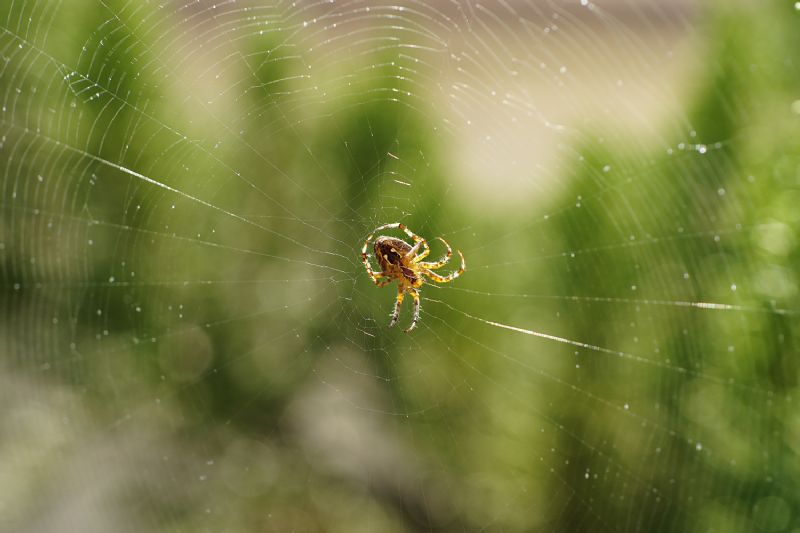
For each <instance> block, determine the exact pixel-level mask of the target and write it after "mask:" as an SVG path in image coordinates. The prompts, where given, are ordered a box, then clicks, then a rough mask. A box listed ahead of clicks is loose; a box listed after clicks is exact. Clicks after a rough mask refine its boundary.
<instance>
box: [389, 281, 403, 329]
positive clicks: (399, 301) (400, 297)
mask: <svg viewBox="0 0 800 533" xmlns="http://www.w3.org/2000/svg"><path fill="white" fill-rule="evenodd" d="M404 292H405V290H404V289H403V286H402V285H399V286H398V287H397V301H396V302H395V304H394V311H393V312H392V320H391V321H390V322H389V327H392V326H394V325H395V324H397V319H398V318H400V306H401V305H403V296H404V294H403V293H404Z"/></svg>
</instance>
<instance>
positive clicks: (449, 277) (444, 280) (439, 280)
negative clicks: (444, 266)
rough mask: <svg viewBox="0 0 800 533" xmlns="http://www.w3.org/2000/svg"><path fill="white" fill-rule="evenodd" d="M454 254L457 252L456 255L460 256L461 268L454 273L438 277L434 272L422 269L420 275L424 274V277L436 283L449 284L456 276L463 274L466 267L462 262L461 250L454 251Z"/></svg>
mask: <svg viewBox="0 0 800 533" xmlns="http://www.w3.org/2000/svg"><path fill="white" fill-rule="evenodd" d="M456 252H458V255H459V256H461V268H459V269H458V270H456V271H455V272H451V273H450V274H448V275H447V276H440V275H439V274H436V273H435V272H432V271H430V270H428V269H427V268H422V269H421V271H422V273H423V274H425V275H426V276H428V277H429V278H431V279H432V280H433V281H435V282H436V283H449V282H451V281H453V280H454V279H456V278H457V277H458V276H460V275H461V274H463V273H464V270H466V268H467V265H466V263H465V262H464V254H462V253H461V250H456Z"/></svg>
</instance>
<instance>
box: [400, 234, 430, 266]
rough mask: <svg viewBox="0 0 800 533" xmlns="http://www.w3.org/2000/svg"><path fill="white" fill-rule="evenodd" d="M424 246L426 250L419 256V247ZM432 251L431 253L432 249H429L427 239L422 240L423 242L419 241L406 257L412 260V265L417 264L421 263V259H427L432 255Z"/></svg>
mask: <svg viewBox="0 0 800 533" xmlns="http://www.w3.org/2000/svg"><path fill="white" fill-rule="evenodd" d="M423 245H424V246H425V248H426V249H425V251H423V252H422V253H421V254H419V255H417V252H418V251H419V247H420V246H423ZM430 251H431V249H430V247H428V242H427V241H426V240H425V239H422V240H419V241H417V244H415V245H414V247H413V248H411V249H410V250H409V251H407V252H406V255H405V257H410V258H412V259H411V262H412V263H416V262H417V261H419V258H420V257H425V256H426V255H428V254H429V253H430Z"/></svg>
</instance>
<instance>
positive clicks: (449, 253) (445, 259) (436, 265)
mask: <svg viewBox="0 0 800 533" xmlns="http://www.w3.org/2000/svg"><path fill="white" fill-rule="evenodd" d="M436 238H437V239H439V240H440V241H442V244H444V245H445V247H447V253H446V254H445V256H444V257H442V258H441V259H439V260H438V261H433V262H431V263H428V262H420V259H422V258H424V257H425V256H424V255H421V254H420V255H418V256H417V257H416V258H415V259H414V262H415V263H419V266H421V267H422V268H430V269H436V268H441V267H443V266H444V265H446V264H447V262H448V261H450V257H451V256H452V255H453V250H452V248H450V245H449V244H447V241H446V240H444V239H442V238H441V237H436ZM426 255H427V254H426Z"/></svg>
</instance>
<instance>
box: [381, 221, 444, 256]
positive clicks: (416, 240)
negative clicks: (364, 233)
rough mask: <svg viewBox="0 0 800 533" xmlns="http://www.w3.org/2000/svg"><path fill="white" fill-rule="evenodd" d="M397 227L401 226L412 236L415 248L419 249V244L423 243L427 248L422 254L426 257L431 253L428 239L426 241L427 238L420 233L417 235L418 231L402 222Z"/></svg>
mask: <svg viewBox="0 0 800 533" xmlns="http://www.w3.org/2000/svg"><path fill="white" fill-rule="evenodd" d="M397 227H398V228H400V229H401V230H403V231H404V232H405V233H406V235H408V236H409V237H411V239H412V240H413V241H414V243H415V244H414V248H417V249H418V245H422V247H423V248H425V250H424V251H423V252H422V253H421V254H420V256H422V257H425V256H426V255H428V254H429V253H431V247H430V246H428V241H426V240H425V239H423V238H422V237H420V236H419V235H417V234H416V233H414V232H413V231H411V230H410V229H408V228H407V227H406V225H405V224H402V223H400V224H397ZM376 231H377V230H376ZM415 253H416V252H415Z"/></svg>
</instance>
